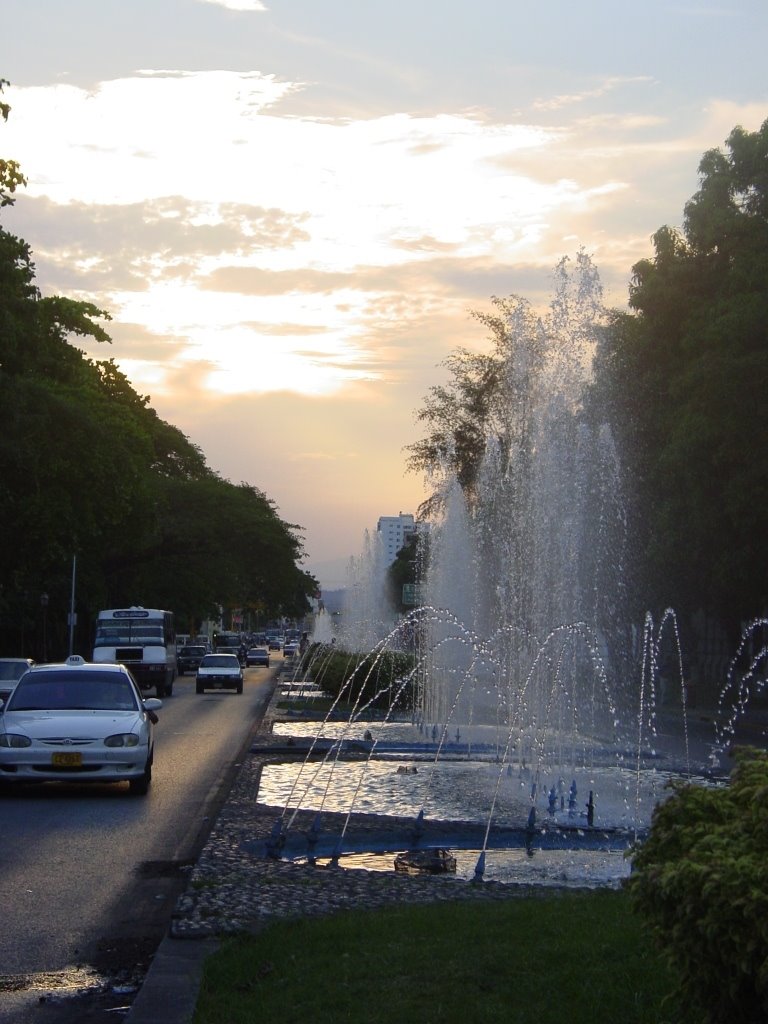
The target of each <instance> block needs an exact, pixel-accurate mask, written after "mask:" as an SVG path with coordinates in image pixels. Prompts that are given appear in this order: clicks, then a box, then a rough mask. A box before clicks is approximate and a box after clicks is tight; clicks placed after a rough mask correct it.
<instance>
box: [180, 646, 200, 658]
mask: <svg viewBox="0 0 768 1024" xmlns="http://www.w3.org/2000/svg"><path fill="white" fill-rule="evenodd" d="M179 654H183V655H184V656H185V657H188V656H189V657H192V656H194V657H199V656H200V655H202V654H205V648H204V647H182V648H181V650H180V651H179Z"/></svg>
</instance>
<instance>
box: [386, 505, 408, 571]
mask: <svg viewBox="0 0 768 1024" xmlns="http://www.w3.org/2000/svg"><path fill="white" fill-rule="evenodd" d="M376 530H377V533H378V534H379V539H380V541H381V551H382V552H383V555H384V564H385V567H387V568H388V567H389V566H390V565H392V563H393V562H394V560H395V558H397V553H398V551H399V550H400V548H402V546H403V545H404V544H405V542H406V541H407V539H408V537H409V536H410V535H411V534H413V533H415V532H416V520H415V518H414V517H413V516H412V515H411V514H410V513H408V512H401V513H400V514H399V515H397V516H380V517H379V523H378V526H377V527H376Z"/></svg>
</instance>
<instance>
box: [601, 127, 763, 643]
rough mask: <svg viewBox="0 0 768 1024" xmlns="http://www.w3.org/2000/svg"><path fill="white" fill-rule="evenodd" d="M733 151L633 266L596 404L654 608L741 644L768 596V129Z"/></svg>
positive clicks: (704, 165)
mask: <svg viewBox="0 0 768 1024" xmlns="http://www.w3.org/2000/svg"><path fill="white" fill-rule="evenodd" d="M726 146H727V152H725V153H723V152H721V151H720V150H719V149H714V150H711V151H709V152H707V153H705V154H704V156H703V158H702V160H701V163H700V166H699V173H700V187H699V190H698V192H696V194H695V195H694V196H693V198H692V199H691V200H690V201H689V202H688V203H687V204H686V207H685V216H684V224H683V230H682V232H680V231H676V230H674V229H671V228H669V227H663V228H661V229H660V230H659V231H657V232H656V234H655V235H654V237H653V244H654V249H655V255H654V257H653V258H652V259H647V260H642V261H641V262H639V263H638V264H636V265H635V266H634V268H633V276H632V283H631V287H630V306H631V307H632V309H633V310H634V311H635V312H634V313H630V314H626V315H621V316H616V318H615V320H614V324H613V329H612V330H611V331H610V332H609V333H608V334H607V336H606V338H605V340H604V343H603V345H602V346H601V348H600V351H599V355H598V359H597V364H596V371H597V374H596V376H597V383H596V398H599V400H600V402H601V403H603V404H606V405H607V406H608V407H609V408H610V416H611V421H612V425H613V427H614V430H615V431H616V432H617V434H618V435H619V437H620V438H621V441H622V449H623V451H624V453H625V458H626V460H627V464H628V467H629V469H630V474H629V477H630V480H631V481H632V482H633V484H634V487H635V499H636V500H635V502H634V509H635V513H636V514H635V518H634V523H633V531H632V532H633V535H634V536H635V537H636V539H637V542H638V544H637V547H638V550H637V555H638V564H639V566H640V569H641V571H642V572H643V576H644V587H643V594H644V597H645V598H647V599H648V601H649V603H650V604H652V605H655V606H656V607H663V606H664V605H665V604H669V603H672V604H673V605H675V607H677V608H680V609H684V610H686V611H688V612H693V611H695V610H696V609H698V608H700V607H701V608H703V609H705V610H706V611H707V612H708V613H710V614H713V615H715V616H717V618H718V620H719V621H721V622H722V623H723V624H724V626H725V627H726V628H728V629H730V630H732V631H735V630H738V629H739V628H740V623H741V620H742V619H745V618H752V617H753V616H755V615H758V614H761V613H763V612H764V611H765V607H766V598H767V597H768V578H767V576H768V574H767V571H766V570H767V569H768V565H766V556H765V545H764V543H763V540H764V538H765V536H766V535H768V461H766V459H765V457H764V446H765V437H766V436H767V432H768V405H767V404H766V401H765V394H764V390H765V387H764V386H765V381H766V380H768V121H766V122H765V124H763V126H762V128H761V129H760V130H759V131H758V132H755V133H749V132H746V131H744V130H743V129H742V128H736V129H734V130H733V132H731V134H730V136H729V137H728V140H727V143H726Z"/></svg>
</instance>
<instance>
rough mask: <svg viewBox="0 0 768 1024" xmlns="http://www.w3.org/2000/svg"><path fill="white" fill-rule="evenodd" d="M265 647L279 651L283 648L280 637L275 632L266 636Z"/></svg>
mask: <svg viewBox="0 0 768 1024" xmlns="http://www.w3.org/2000/svg"><path fill="white" fill-rule="evenodd" d="M267 647H268V648H269V649H270V651H280V650H282V648H283V643H282V640H281V639H280V637H279V636H278V635H277V634H276V633H271V634H270V635H269V636H268V637H267Z"/></svg>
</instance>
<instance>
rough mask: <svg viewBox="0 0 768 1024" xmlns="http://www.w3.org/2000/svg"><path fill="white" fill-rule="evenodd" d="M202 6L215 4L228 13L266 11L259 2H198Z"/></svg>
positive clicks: (256, 0)
mask: <svg viewBox="0 0 768 1024" xmlns="http://www.w3.org/2000/svg"><path fill="white" fill-rule="evenodd" d="M198 3H202V4H215V5H216V6H217V7H225V8H226V9H227V10H228V11H248V12H255V11H268V10H269V8H268V7H266V6H265V5H264V4H263V3H261V0H198Z"/></svg>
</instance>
